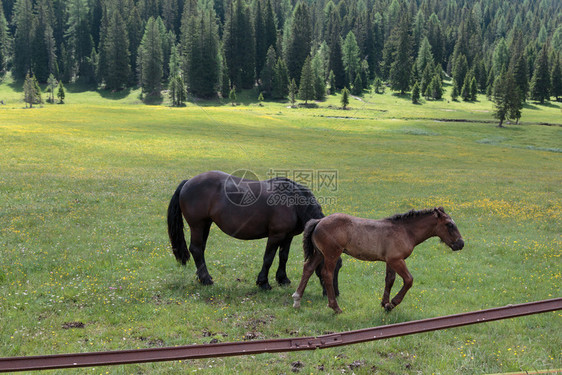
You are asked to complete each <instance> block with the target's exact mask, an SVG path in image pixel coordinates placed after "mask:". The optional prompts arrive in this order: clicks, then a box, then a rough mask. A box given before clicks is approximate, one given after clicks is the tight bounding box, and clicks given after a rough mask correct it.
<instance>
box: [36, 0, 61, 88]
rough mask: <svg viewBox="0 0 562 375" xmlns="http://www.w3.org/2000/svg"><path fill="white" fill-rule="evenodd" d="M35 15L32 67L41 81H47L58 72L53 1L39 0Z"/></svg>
mask: <svg viewBox="0 0 562 375" xmlns="http://www.w3.org/2000/svg"><path fill="white" fill-rule="evenodd" d="M34 15H35V17H34V22H33V40H32V46H31V47H32V48H31V50H32V58H31V60H32V61H31V69H32V71H33V72H34V77H35V78H36V79H37V80H38V81H39V82H47V79H48V77H49V74H50V73H54V74H57V73H58V72H57V69H56V66H57V57H56V45H55V39H54V36H53V29H52V27H51V23H52V19H53V10H52V6H51V1H47V0H38V1H37V3H36V4H35V9H34Z"/></svg>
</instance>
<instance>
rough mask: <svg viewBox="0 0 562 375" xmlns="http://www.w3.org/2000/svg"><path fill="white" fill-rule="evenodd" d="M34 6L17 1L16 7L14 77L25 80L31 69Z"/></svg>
mask: <svg viewBox="0 0 562 375" xmlns="http://www.w3.org/2000/svg"><path fill="white" fill-rule="evenodd" d="M33 19H34V16H33V5H32V2H31V0H17V2H16V3H15V5H14V23H15V27H16V31H15V34H14V49H13V52H14V60H13V63H14V76H15V77H16V78H24V77H25V76H26V73H27V72H29V70H30V69H31V59H32V50H31V48H29V46H31V45H32V41H33Z"/></svg>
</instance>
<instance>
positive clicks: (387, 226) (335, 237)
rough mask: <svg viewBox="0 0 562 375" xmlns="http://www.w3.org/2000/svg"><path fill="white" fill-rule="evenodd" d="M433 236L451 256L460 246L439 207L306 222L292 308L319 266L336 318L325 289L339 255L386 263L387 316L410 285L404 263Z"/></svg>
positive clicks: (337, 309)
mask: <svg viewBox="0 0 562 375" xmlns="http://www.w3.org/2000/svg"><path fill="white" fill-rule="evenodd" d="M435 236H437V237H439V238H440V239H441V241H443V242H444V243H446V244H447V245H448V246H449V247H450V248H451V249H452V250H454V251H456V250H460V249H462V248H463V246H464V241H463V239H462V236H461V234H460V233H459V230H458V228H457V226H456V224H455V222H454V221H453V219H451V217H450V216H449V215H447V214H446V213H445V211H444V210H443V208H442V207H439V208H433V209H429V210H422V211H413V210H412V211H410V212H407V213H405V214H401V215H400V214H399V215H394V216H392V217H389V218H387V219H382V220H370V219H362V218H358V217H354V216H350V215H345V214H332V215H329V216H326V217H325V218H323V219H317V220H311V221H309V222H308V223H307V225H306V227H305V229H304V234H303V246H304V252H305V260H306V262H305V264H304V269H303V274H302V279H301V282H300V285H299V287H298V288H297V291H296V292H295V293H294V294H293V299H294V305H293V307H300V300H301V298H302V295H303V293H304V289H305V288H306V284H307V282H308V279H309V278H310V275H312V272H313V271H314V269H315V268H316V267H318V265H319V264H320V263H322V261H324V266H323V268H322V278H323V281H324V285H325V286H326V292H327V294H328V302H329V303H328V307H331V308H332V309H334V311H335V312H336V313H341V312H342V311H341V309H340V307H339V306H338V302H337V301H336V296H335V294H334V290H333V289H332V288H331V285H332V282H331V280H332V277H333V271H334V268H335V266H336V261H337V259H338V258H339V257H340V255H341V254H342V252H343V253H346V254H348V255H351V256H352V257H354V258H357V259H360V260H367V261H377V260H379V261H383V262H386V286H385V289H384V294H383V296H382V302H381V304H382V306H383V307H384V308H385V309H386V311H390V310H392V309H393V308H394V307H396V306H397V305H398V304H399V303H400V302H402V299H403V298H404V295H405V294H406V292H407V291H408V289H410V288H411V287H412V283H413V281H414V279H413V277H412V275H411V274H410V272H409V271H408V268H407V267H406V263H405V262H404V260H405V259H406V258H408V257H409V256H410V254H412V251H413V250H414V247H416V246H417V245H419V244H420V243H422V242H424V241H425V240H427V239H428V238H430V237H435ZM396 273H398V274H399V275H400V277H402V279H403V280H404V286H403V287H402V289H400V291H399V292H398V293H397V294H396V296H395V297H394V298H393V299H392V301H389V298H390V289H391V288H392V285H393V284H394V279H395V276H396Z"/></svg>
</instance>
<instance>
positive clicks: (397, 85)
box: [390, 13, 412, 94]
mask: <svg viewBox="0 0 562 375" xmlns="http://www.w3.org/2000/svg"><path fill="white" fill-rule="evenodd" d="M393 33H394V34H395V40H396V41H397V43H398V44H397V47H396V52H395V53H394V54H393V56H394V62H393V63H392V65H391V68H390V87H391V88H392V89H393V90H396V91H400V93H401V94H404V93H405V92H406V91H408V90H409V89H410V73H411V66H412V52H411V48H412V47H411V46H412V40H411V35H410V18H409V16H408V14H407V13H403V14H402V15H401V17H400V24H399V25H398V26H397V27H396V28H395V29H394V31H393Z"/></svg>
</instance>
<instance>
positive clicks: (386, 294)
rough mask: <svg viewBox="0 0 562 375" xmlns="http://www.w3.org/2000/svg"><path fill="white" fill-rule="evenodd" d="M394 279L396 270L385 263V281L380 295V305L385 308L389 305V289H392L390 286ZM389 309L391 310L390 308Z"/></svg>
mask: <svg viewBox="0 0 562 375" xmlns="http://www.w3.org/2000/svg"><path fill="white" fill-rule="evenodd" d="M395 279H396V272H395V271H394V270H393V269H392V268H391V267H390V266H389V265H388V263H387V264H386V277H385V280H384V281H385V285H384V293H383V295H382V301H381V305H382V307H384V308H385V309H386V308H387V306H389V305H390V290H391V289H392V286H393V285H394V280H395ZM390 310H392V308H391V309H390ZM390 310H388V311H390Z"/></svg>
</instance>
